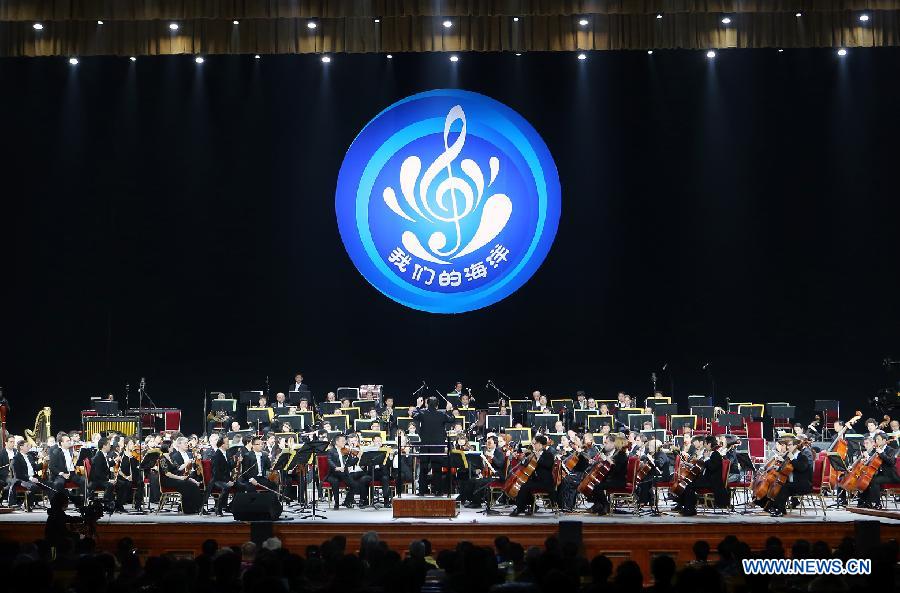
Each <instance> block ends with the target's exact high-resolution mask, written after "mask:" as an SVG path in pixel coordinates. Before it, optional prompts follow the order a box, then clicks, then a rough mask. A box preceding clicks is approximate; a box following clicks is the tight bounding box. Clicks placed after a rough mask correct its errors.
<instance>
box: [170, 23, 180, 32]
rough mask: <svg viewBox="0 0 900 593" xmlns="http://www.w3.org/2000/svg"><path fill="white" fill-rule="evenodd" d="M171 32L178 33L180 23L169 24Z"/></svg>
mask: <svg viewBox="0 0 900 593" xmlns="http://www.w3.org/2000/svg"><path fill="white" fill-rule="evenodd" d="M169 30H170V31H177V30H178V23H169Z"/></svg>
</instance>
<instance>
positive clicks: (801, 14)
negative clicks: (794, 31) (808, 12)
mask: <svg viewBox="0 0 900 593" xmlns="http://www.w3.org/2000/svg"><path fill="white" fill-rule="evenodd" d="M794 16H795V17H797V18H798V19H799V18H800V17H801V16H803V13H802V12H798V13H796V14H795V15H794Z"/></svg>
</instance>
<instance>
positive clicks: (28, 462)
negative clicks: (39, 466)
mask: <svg viewBox="0 0 900 593" xmlns="http://www.w3.org/2000/svg"><path fill="white" fill-rule="evenodd" d="M22 457H24V458H25V465H27V466H28V479H29V480H30V479H31V478H33V477H34V468H33V467H31V459H29V457H28V454H27V453H26V454H25V455H22Z"/></svg>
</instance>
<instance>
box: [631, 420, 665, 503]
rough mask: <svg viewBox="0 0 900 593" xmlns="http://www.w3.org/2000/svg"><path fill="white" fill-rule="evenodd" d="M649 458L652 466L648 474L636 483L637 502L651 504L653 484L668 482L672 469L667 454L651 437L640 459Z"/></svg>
mask: <svg viewBox="0 0 900 593" xmlns="http://www.w3.org/2000/svg"><path fill="white" fill-rule="evenodd" d="M645 460H649V461H651V462H652V464H653V467H652V469H651V473H650V475H648V476H646V477H645V478H644V480H643V482H641V483H640V484H637V485H636V486H637V489H638V502H639V503H641V504H651V503H652V502H653V485H654V484H656V483H657V482H668V481H669V480H670V479H672V471H671V470H670V468H669V456H668V455H667V454H666V452H665V451H662V450H661V449H660V443H659V441H658V440H657V439H656V438H654V437H651V438H650V440H649V441H647V445H646V448H645V452H644V456H643V457H641V461H645Z"/></svg>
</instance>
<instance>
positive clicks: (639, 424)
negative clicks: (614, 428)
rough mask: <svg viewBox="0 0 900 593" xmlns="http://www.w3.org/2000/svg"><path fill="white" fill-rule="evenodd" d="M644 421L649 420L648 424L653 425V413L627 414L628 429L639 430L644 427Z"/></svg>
mask: <svg viewBox="0 0 900 593" xmlns="http://www.w3.org/2000/svg"><path fill="white" fill-rule="evenodd" d="M644 422H649V423H650V426H655V425H656V423H655V422H654V418H653V414H628V429H629V430H636V431H638V432H640V431H641V430H643V428H644Z"/></svg>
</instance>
